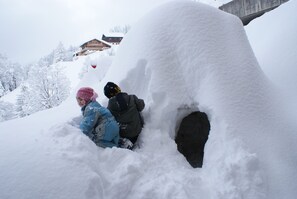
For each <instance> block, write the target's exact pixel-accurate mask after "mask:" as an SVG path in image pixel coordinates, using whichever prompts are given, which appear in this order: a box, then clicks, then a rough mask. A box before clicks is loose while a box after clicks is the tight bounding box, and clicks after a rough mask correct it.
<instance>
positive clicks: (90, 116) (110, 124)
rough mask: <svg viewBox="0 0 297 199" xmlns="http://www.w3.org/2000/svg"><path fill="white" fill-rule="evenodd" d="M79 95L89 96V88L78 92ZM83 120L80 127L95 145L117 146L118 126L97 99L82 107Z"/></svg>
mask: <svg viewBox="0 0 297 199" xmlns="http://www.w3.org/2000/svg"><path fill="white" fill-rule="evenodd" d="M78 95H79V96H80V97H86V98H89V97H90V96H91V95H90V93H89V90H83V91H81V92H78ZM90 99H91V97H90ZM81 110H82V113H83V120H82V121H81V124H80V129H81V130H82V132H83V133H84V134H86V135H87V136H88V137H89V138H90V139H91V140H93V141H94V142H95V143H96V145H98V146H100V147H103V148H105V147H113V146H115V147H117V146H118V142H119V138H120V136H119V126H118V123H117V122H116V121H115V118H114V117H113V116H112V114H111V113H110V111H109V110H108V109H106V108H105V107H102V106H101V105H100V104H99V103H98V102H97V101H90V102H89V103H88V104H87V105H85V106H84V107H82V109H81Z"/></svg>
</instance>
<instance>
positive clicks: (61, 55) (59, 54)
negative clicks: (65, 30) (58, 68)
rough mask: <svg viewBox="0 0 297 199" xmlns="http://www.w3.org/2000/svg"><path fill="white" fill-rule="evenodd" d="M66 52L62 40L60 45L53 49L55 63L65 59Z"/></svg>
mask: <svg viewBox="0 0 297 199" xmlns="http://www.w3.org/2000/svg"><path fill="white" fill-rule="evenodd" d="M65 53H66V50H65V48H64V45H63V44H62V42H60V43H59V44H58V46H57V47H56V49H54V50H53V52H52V54H53V64H54V63H57V62H59V61H64V60H65Z"/></svg>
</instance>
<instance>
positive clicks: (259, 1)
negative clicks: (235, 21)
mask: <svg viewBox="0 0 297 199" xmlns="http://www.w3.org/2000/svg"><path fill="white" fill-rule="evenodd" d="M287 1H289V0H233V1H231V2H229V3H227V4H224V5H222V6H220V7H219V9H221V10H223V11H225V12H228V13H231V14H234V15H236V16H238V17H239V18H240V19H241V20H242V22H243V24H244V25H246V24H248V23H249V22H250V21H251V20H253V19H254V18H256V17H259V16H261V15H262V14H264V13H265V12H268V11H270V10H272V9H274V8H276V7H278V6H279V5H281V4H283V3H285V2H287Z"/></svg>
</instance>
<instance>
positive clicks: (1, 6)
mask: <svg viewBox="0 0 297 199" xmlns="http://www.w3.org/2000/svg"><path fill="white" fill-rule="evenodd" d="M164 1H167V0H125V1H122V0H83V1H81V0H9V1H7V0H0V24H1V28H0V29H1V37H0V44H1V45H0V53H2V54H5V55H6V56H7V57H8V58H9V59H10V60H12V61H16V62H20V63H28V62H30V61H36V60H38V59H39V58H40V57H42V56H45V55H47V54H48V53H50V52H51V51H52V50H53V49H54V48H55V47H56V46H57V45H58V43H59V42H60V41H61V42H62V43H63V44H64V45H65V47H68V46H69V45H75V46H78V45H80V44H82V43H84V42H85V41H86V40H89V39H93V38H95V37H96V38H100V37H101V35H102V33H108V32H109V30H110V29H111V28H113V27H114V26H116V25H126V24H129V25H133V23H135V22H136V21H137V20H138V19H139V18H140V17H141V16H142V15H143V14H145V13H146V12H147V11H148V10H150V9H151V8H152V7H154V6H155V5H156V4H159V3H162V2H164Z"/></svg>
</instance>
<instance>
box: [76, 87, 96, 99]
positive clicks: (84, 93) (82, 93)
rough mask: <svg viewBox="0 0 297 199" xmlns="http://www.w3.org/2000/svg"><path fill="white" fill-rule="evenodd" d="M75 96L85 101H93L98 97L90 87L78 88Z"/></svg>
mask: <svg viewBox="0 0 297 199" xmlns="http://www.w3.org/2000/svg"><path fill="white" fill-rule="evenodd" d="M76 97H77V98H78V97H79V98H81V99H83V100H85V101H86V102H89V101H90V100H91V101H95V100H96V98H97V97H98V95H97V93H96V92H95V91H94V90H93V89H92V88H90V87H82V88H80V89H79V90H78V91H77V93H76Z"/></svg>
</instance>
